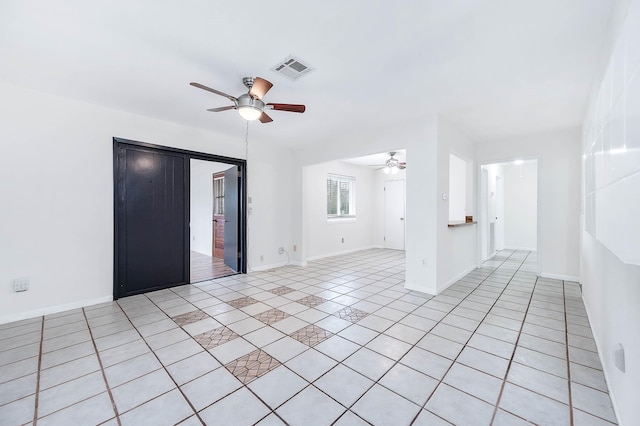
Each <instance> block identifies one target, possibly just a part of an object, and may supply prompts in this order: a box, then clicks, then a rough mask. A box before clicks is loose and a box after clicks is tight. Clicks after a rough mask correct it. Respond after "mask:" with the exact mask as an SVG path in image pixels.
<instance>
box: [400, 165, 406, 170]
mask: <svg viewBox="0 0 640 426" xmlns="http://www.w3.org/2000/svg"><path fill="white" fill-rule="evenodd" d="M398 168H399V169H400V170H404V169H406V168H407V166H406V165H404V164H400V165H399V166H398Z"/></svg>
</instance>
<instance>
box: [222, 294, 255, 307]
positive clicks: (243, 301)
mask: <svg viewBox="0 0 640 426" xmlns="http://www.w3.org/2000/svg"><path fill="white" fill-rule="evenodd" d="M258 302H259V301H258V300H256V299H254V298H253V297H249V296H246V297H241V298H239V299H233V300H230V301H228V302H227V305H231V306H233V307H234V308H236V309H241V308H244V307H247V306H249V305H253V304H254V303H258Z"/></svg>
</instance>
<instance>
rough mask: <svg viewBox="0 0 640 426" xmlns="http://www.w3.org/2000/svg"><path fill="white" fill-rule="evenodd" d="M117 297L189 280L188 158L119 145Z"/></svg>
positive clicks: (117, 173) (117, 172)
mask: <svg viewBox="0 0 640 426" xmlns="http://www.w3.org/2000/svg"><path fill="white" fill-rule="evenodd" d="M116 149H117V151H118V164H117V171H116V176H117V185H118V188H117V189H116V197H117V199H116V215H117V218H116V221H117V222H116V223H117V226H116V234H117V235H116V238H117V246H118V247H117V259H116V265H117V274H116V277H117V280H118V282H117V283H116V286H117V293H118V297H123V296H128V295H132V294H137V293H143V292H147V291H150V290H156V289H161V288H166V287H171V286H175V285H180V284H184V283H187V282H188V279H189V277H188V268H189V263H188V257H187V253H188V250H187V248H186V246H187V244H188V241H187V235H188V232H187V231H188V230H187V221H186V220H185V218H186V217H187V216H186V215H187V212H188V210H187V208H188V207H187V206H188V198H186V197H188V192H187V191H186V188H187V182H188V174H187V173H188V163H187V161H188V159H186V158H185V157H184V156H183V155H179V154H175V155H174V154H172V153H170V152H163V151H161V150H155V149H147V148H143V147H136V146H130V145H126V144H118V146H117V148H116Z"/></svg>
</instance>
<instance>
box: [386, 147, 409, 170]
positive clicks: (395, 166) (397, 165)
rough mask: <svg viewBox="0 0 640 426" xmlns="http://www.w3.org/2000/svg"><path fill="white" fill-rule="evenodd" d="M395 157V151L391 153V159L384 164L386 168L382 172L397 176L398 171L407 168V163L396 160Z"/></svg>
mask: <svg viewBox="0 0 640 426" xmlns="http://www.w3.org/2000/svg"><path fill="white" fill-rule="evenodd" d="M394 155H396V153H395V152H393V151H392V152H390V153H389V159H388V160H387V161H385V162H384V167H383V168H382V171H383V172H384V173H385V174H387V175H388V174H389V173H391V174H392V175H395V174H396V173H398V171H400V170H403V169H406V168H407V163H401V162H400V161H399V160H398V159H397V158H394Z"/></svg>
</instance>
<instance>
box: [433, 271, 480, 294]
mask: <svg viewBox="0 0 640 426" xmlns="http://www.w3.org/2000/svg"><path fill="white" fill-rule="evenodd" d="M476 267H477V266H476V265H473V266H470V267H469V268H467V269H466V270H465V271H464V272H461V273H459V274H458V275H456V276H455V277H453V278H451V279H450V280H449V281H447V282H446V283H444V284H441V285H436V292H437V294H440V293H442V292H443V291H445V290H446V289H448V288H449V287H450V286H451V285H452V284H454V283H455V282H456V281H458V280H459V279H460V278H463V277H464V276H465V275H467V274H468V273H469V272H471V271H473V270H474V269H476Z"/></svg>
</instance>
